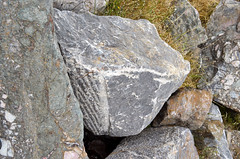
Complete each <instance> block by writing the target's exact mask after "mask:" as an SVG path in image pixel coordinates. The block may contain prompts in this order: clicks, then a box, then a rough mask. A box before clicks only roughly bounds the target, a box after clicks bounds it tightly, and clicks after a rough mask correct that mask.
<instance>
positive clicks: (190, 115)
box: [153, 89, 212, 130]
mask: <svg viewBox="0 0 240 159" xmlns="http://www.w3.org/2000/svg"><path fill="white" fill-rule="evenodd" d="M211 103H212V93H211V92H209V91H206V90H197V89H180V90H178V91H177V92H176V93H174V95H172V96H171V97H170V99H169V100H168V101H167V103H166V104H165V106H164V107H165V108H163V109H162V110H161V111H160V113H159V114H158V115H157V117H156V118H155V119H154V121H153V126H155V127H156V126H161V125H177V126H185V127H188V128H190V129H192V130H196V129H198V128H200V127H201V126H202V124H203V123H204V121H205V119H206V117H207V114H208V112H209V110H210V107H211Z"/></svg>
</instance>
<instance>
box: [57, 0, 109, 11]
mask: <svg viewBox="0 0 240 159" xmlns="http://www.w3.org/2000/svg"><path fill="white" fill-rule="evenodd" d="M107 3H108V0H53V7H54V8H58V9H60V10H69V11H73V12H75V13H81V12H85V11H90V12H92V13H100V12H102V11H103V10H104V8H105V7H106V5H107Z"/></svg>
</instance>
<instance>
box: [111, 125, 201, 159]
mask: <svg viewBox="0 0 240 159" xmlns="http://www.w3.org/2000/svg"><path fill="white" fill-rule="evenodd" d="M123 158H131V159H140V158H146V159H152V158H164V159H173V158H178V159H186V158H194V159H198V158H199V156H198V152H197V150H196V147H195V146H194V140H193V136H192V133H191V131H190V130H189V129H187V128H183V127H161V128H148V129H146V130H144V131H143V132H142V133H140V134H139V135H137V136H131V137H127V138H126V139H124V140H123V141H122V142H121V143H120V145H119V146H118V147H117V148H116V149H115V150H114V151H113V152H112V153H111V154H110V155H109V156H108V157H107V158H106V159H123Z"/></svg>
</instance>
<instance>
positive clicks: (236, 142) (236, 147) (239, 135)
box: [227, 130, 240, 159]
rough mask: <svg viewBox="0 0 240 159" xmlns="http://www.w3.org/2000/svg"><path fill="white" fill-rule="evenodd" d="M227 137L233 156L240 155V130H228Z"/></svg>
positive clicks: (237, 156)
mask: <svg viewBox="0 0 240 159" xmlns="http://www.w3.org/2000/svg"><path fill="white" fill-rule="evenodd" d="M227 137H228V139H229V149H230V151H231V153H232V155H233V158H234V159H235V158H236V159H237V158H239V157H240V131H237V130H232V131H228V133H227Z"/></svg>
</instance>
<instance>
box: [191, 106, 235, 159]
mask: <svg viewBox="0 0 240 159" xmlns="http://www.w3.org/2000/svg"><path fill="white" fill-rule="evenodd" d="M193 135H194V139H195V145H196V147H197V149H198V150H199V152H201V153H200V154H199V155H200V157H203V158H209V159H215V158H216V159H218V158H219V159H232V154H231V152H230V150H229V146H228V142H227V139H226V134H225V130H224V125H223V120H222V115H221V112H220V110H219V108H218V106H216V105H214V104H212V106H211V109H210V111H209V113H208V116H207V119H206V121H205V123H204V124H203V126H202V127H201V128H200V129H198V130H196V131H194V132H193Z"/></svg>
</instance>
